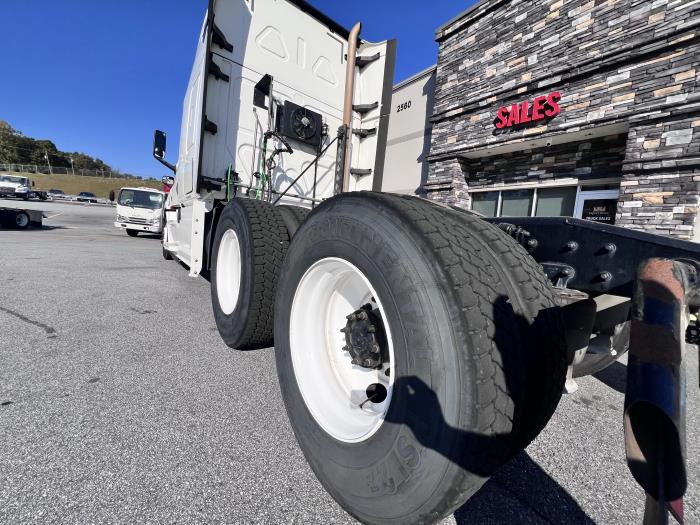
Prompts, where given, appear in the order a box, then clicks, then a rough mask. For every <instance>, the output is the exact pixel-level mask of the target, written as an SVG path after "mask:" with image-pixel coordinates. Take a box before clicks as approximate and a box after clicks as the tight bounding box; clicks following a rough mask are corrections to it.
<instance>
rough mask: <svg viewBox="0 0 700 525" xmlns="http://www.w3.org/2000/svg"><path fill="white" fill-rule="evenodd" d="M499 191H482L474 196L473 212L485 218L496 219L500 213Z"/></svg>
mask: <svg viewBox="0 0 700 525" xmlns="http://www.w3.org/2000/svg"><path fill="white" fill-rule="evenodd" d="M498 193H499V192H497V191H481V192H479V193H474V194H472V210H473V211H475V212H477V213H481V214H482V215H483V216H484V217H495V216H496V215H497V211H498Z"/></svg>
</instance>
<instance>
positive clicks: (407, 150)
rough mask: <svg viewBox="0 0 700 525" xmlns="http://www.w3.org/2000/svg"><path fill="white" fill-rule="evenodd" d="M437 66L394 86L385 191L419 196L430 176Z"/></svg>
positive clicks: (384, 182) (386, 159) (385, 163)
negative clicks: (431, 122) (429, 160)
mask: <svg viewBox="0 0 700 525" xmlns="http://www.w3.org/2000/svg"><path fill="white" fill-rule="evenodd" d="M434 92H435V67H431V68H429V69H426V70H425V71H421V72H420V73H418V74H417V75H415V76H413V77H411V78H409V79H407V80H404V81H403V82H400V83H399V84H397V85H396V86H394V93H393V97H392V108H391V117H390V119H389V132H388V137H387V148H386V158H385V161H384V179H383V181H382V191H386V192H392V193H406V194H409V195H420V194H421V193H420V192H421V188H422V185H423V183H424V182H425V181H426V179H427V176H428V163H427V161H426V160H425V158H426V157H427V155H428V153H429V151H430V132H431V124H430V122H429V121H428V119H429V117H430V116H431V115H432V113H433V96H434ZM409 104H410V106H409Z"/></svg>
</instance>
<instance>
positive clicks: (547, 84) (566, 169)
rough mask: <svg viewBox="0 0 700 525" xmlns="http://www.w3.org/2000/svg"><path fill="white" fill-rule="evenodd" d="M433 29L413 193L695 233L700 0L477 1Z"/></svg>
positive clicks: (494, 211)
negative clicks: (433, 63) (424, 130)
mask: <svg viewBox="0 0 700 525" xmlns="http://www.w3.org/2000/svg"><path fill="white" fill-rule="evenodd" d="M436 38H437V41H438V43H439V54H438V61H437V69H436V70H435V72H434V83H435V91H434V104H433V105H432V107H429V108H428V111H426V114H431V115H430V116H429V123H430V125H431V126H432V129H431V130H430V129H429V131H430V136H431V140H430V148H429V152H427V154H425V159H426V160H427V166H422V167H421V169H422V172H421V173H422V174H423V180H422V183H421V189H420V190H418V191H417V192H416V193H419V194H424V195H426V196H427V198H429V199H434V200H436V201H441V202H446V203H449V204H455V205H458V206H463V207H467V208H471V209H474V210H477V211H479V212H481V213H484V214H486V215H490V216H504V217H505V216H522V215H537V216H544V215H547V216H551V215H567V216H575V217H582V218H588V219H592V220H597V221H602V222H608V223H615V224H617V225H621V226H625V227H628V228H633V229H637V230H644V231H648V232H652V233H658V234H662V235H669V236H674V237H678V238H686V239H700V221H698V220H697V215H698V195H699V193H700V191H699V189H700V186H699V184H700V90H699V88H698V81H699V80H700V46H699V42H700V1H699V0H541V1H540V0H538V1H524V0H484V1H482V2H480V3H478V4H477V5H475V6H474V7H472V8H471V9H469V10H467V11H465V12H464V13H462V14H461V15H459V16H458V17H456V18H455V19H453V20H450V21H449V22H447V23H446V24H445V25H443V26H442V27H440V28H439V29H438V30H437V32H436ZM432 74H433V73H430V72H428V77H426V75H425V74H424V75H423V76H422V77H420V78H422V79H425V78H430V75H432ZM423 83H424V84H425V80H423ZM409 84H410V83H409ZM400 87H402V86H397V88H400ZM403 87H405V86H403ZM397 92H399V93H400V92H401V91H400V90H396V91H395V98H394V104H393V105H394V106H397V105H398V104H399V103H402V102H405V101H404V100H398V98H397ZM396 109H397V107H394V108H392V120H391V124H392V125H393V123H394V117H395V116H396V114H395V111H396ZM398 115H400V113H399V114H398ZM419 117H420V116H419ZM394 135H396V134H394ZM394 138H395V137H394ZM389 140H390V141H391V140H392V133H391V131H390V133H389ZM419 151H424V150H419Z"/></svg>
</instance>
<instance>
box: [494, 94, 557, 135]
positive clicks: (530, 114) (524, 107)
mask: <svg viewBox="0 0 700 525" xmlns="http://www.w3.org/2000/svg"><path fill="white" fill-rule="evenodd" d="M560 100H561V94H560V93H559V92H558V91H552V92H551V93H550V94H549V95H547V96H546V97H544V96H542V97H536V98H535V99H534V100H533V101H532V102H530V101H529V100H524V101H522V102H520V103H519V104H513V105H512V106H510V108H508V107H506V106H503V107H500V108H498V111H497V112H496V120H495V122H494V125H495V126H496V128H497V129H503V128H510V127H512V126H517V125H518V124H527V123H528V122H536V121H538V120H542V119H544V118H545V117H548V118H553V117H556V116H557V115H558V114H559V113H560V112H561V108H560V107H559V101H560Z"/></svg>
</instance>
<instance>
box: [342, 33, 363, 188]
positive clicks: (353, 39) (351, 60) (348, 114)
mask: <svg viewBox="0 0 700 525" xmlns="http://www.w3.org/2000/svg"><path fill="white" fill-rule="evenodd" d="M361 30H362V23H361V22H358V23H356V24H355V25H354V26H353V28H352V30H351V31H350V36H349V37H348V61H347V66H346V69H345V99H344V102H343V126H344V127H345V144H344V148H343V149H344V151H343V176H342V179H343V184H342V191H343V192H346V191H348V188H349V186H350V144H351V140H352V101H353V97H354V95H355V60H356V58H357V40H358V39H359V37H360V31H361Z"/></svg>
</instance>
